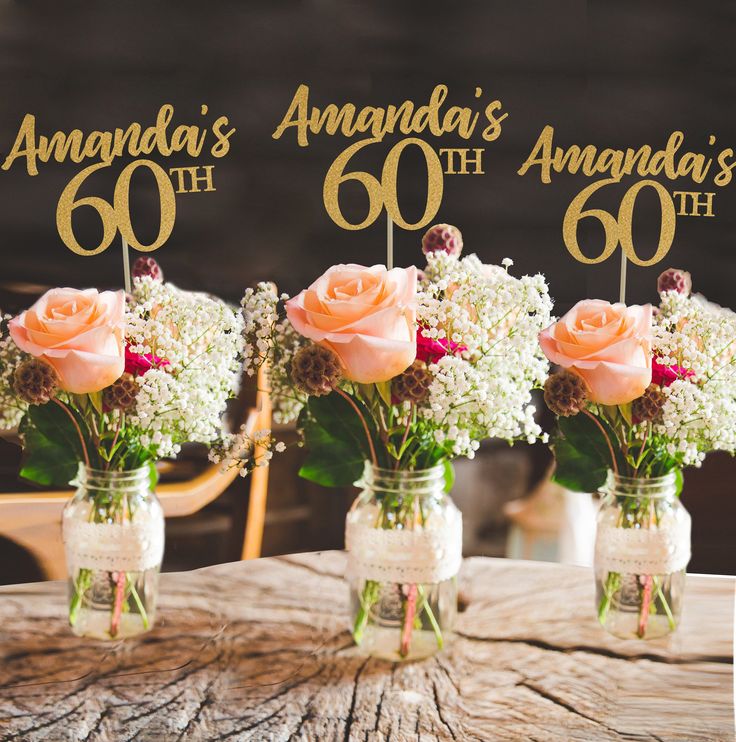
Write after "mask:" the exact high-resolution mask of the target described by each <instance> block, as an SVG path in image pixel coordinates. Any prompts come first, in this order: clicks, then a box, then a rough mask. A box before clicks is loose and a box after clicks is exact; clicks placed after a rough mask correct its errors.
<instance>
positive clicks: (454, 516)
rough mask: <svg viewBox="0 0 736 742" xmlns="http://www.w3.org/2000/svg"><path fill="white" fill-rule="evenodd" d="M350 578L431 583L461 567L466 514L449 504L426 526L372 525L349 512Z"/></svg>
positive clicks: (346, 543)
mask: <svg viewBox="0 0 736 742" xmlns="http://www.w3.org/2000/svg"><path fill="white" fill-rule="evenodd" d="M345 548H346V549H347V551H348V568H347V576H348V578H349V579H363V580H376V581H377V582H396V583H401V584H407V583H408V584H413V583H420V584H431V583H436V582H442V581H443V580H449V579H450V578H451V577H454V576H455V575H456V574H457V573H458V572H459V571H460V565H461V563H462V557H463V517H462V514H461V513H460V511H459V510H458V509H457V508H456V507H455V506H454V505H451V504H448V506H447V508H446V510H445V512H444V517H442V518H440V517H438V516H437V515H434V516H433V517H432V518H431V519H430V522H429V523H428V524H427V526H425V527H424V528H417V529H415V530H394V529H385V528H372V527H371V526H369V525H366V524H365V523H360V522H357V521H356V514H355V513H348V517H347V519H346V523H345Z"/></svg>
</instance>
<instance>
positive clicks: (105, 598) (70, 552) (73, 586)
mask: <svg viewBox="0 0 736 742" xmlns="http://www.w3.org/2000/svg"><path fill="white" fill-rule="evenodd" d="M74 484H76V485H77V491H76V492H75V493H74V495H73V497H72V498H71V500H70V501H69V502H68V503H67V505H66V506H65V508H64V513H63V517H62V535H63V540H64V550H65V553H66V562H67V571H68V573H69V625H70V626H71V628H72V631H73V632H74V633H75V634H77V635H79V636H89V637H94V638H96V639H123V638H126V637H130V636H135V635H136V634H141V633H143V632H145V631H148V630H149V629H150V628H151V627H152V626H153V624H154V621H155V618H156V598H157V593H158V575H159V570H160V568H161V561H162V559H163V552H164V514H163V510H162V509H161V504H160V503H159V501H158V499H157V497H156V495H155V493H154V491H153V489H152V480H151V468H150V467H149V466H143V467H141V468H139V469H133V470H132V471H101V470H97V469H91V468H88V467H84V466H80V469H79V475H78V477H77V480H76V481H75V482H74Z"/></svg>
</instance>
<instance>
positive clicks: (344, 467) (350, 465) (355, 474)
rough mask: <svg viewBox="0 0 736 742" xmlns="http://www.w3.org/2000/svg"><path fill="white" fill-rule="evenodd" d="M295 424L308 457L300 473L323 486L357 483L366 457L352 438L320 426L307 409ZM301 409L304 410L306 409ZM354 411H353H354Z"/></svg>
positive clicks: (343, 485) (341, 485)
mask: <svg viewBox="0 0 736 742" xmlns="http://www.w3.org/2000/svg"><path fill="white" fill-rule="evenodd" d="M305 411H306V412H307V414H303V415H301V416H300V418H299V423H298V426H299V428H300V429H301V431H302V434H303V435H304V440H305V442H306V445H307V451H308V453H307V457H306V459H305V461H304V464H303V465H302V467H301V469H300V470H299V476H300V477H302V478H303V479H307V480H309V481H310V482H315V483H316V484H319V485H322V486H323V487H347V486H350V485H352V484H353V483H354V482H356V481H357V480H358V479H359V478H360V476H361V474H362V473H363V468H364V466H365V461H366V456H365V454H364V452H363V450H362V448H361V447H360V446H359V445H357V444H356V443H355V441H354V440H353V439H352V438H347V439H346V438H338V437H336V436H334V435H332V434H331V433H330V432H329V431H328V430H326V429H325V428H324V427H322V425H320V424H319V423H318V422H317V421H316V420H315V419H314V418H313V417H312V416H311V415H309V414H308V410H305ZM305 411H303V412H305ZM353 414H355V413H353Z"/></svg>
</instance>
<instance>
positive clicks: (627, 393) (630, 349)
mask: <svg viewBox="0 0 736 742" xmlns="http://www.w3.org/2000/svg"><path fill="white" fill-rule="evenodd" d="M539 343H540V345H541V346H542V350H543V351H544V354H545V355H546V356H547V358H549V360H550V361H551V362H552V363H556V364H558V365H559V366H562V367H563V368H566V369H569V370H570V371H572V372H574V373H576V374H578V376H580V377H582V379H583V380H584V381H585V383H586V384H587V386H588V394H589V398H590V399H591V401H593V402H597V403H598V404H604V405H619V404H626V403H627V402H631V401H632V400H634V399H636V398H637V397H641V395H642V394H643V393H644V390H645V389H646V388H647V387H648V386H649V384H650V383H651V381H652V307H651V305H650V304H646V305H645V306H631V307H627V306H626V305H625V304H610V303H609V302H607V301H601V300H599V299H585V300H583V301H579V302H578V303H577V304H576V305H575V306H574V307H573V308H572V309H571V310H570V311H569V312H568V313H567V314H566V315H565V316H564V317H563V318H562V319H561V320H560V321H559V322H556V323H555V324H553V325H551V326H550V327H548V328H547V329H546V330H543V331H542V332H541V333H540V335H539Z"/></svg>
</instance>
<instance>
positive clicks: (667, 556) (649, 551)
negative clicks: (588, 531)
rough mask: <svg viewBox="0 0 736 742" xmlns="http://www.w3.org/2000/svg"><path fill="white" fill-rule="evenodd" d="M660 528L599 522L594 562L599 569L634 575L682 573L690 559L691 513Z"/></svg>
mask: <svg viewBox="0 0 736 742" xmlns="http://www.w3.org/2000/svg"><path fill="white" fill-rule="evenodd" d="M685 515H686V516H687V517H683V518H682V519H681V520H679V521H678V522H677V523H675V524H671V525H669V526H660V527H659V528H618V527H615V526H613V525H611V524H603V525H601V524H599V525H598V532H597V535H596V541H595V564H596V568H597V569H599V570H605V571H607V572H619V573H621V574H634V575H666V574H670V573H672V572H679V571H680V570H681V569H685V567H687V564H688V562H689V561H690V516H689V515H687V514H685Z"/></svg>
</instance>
